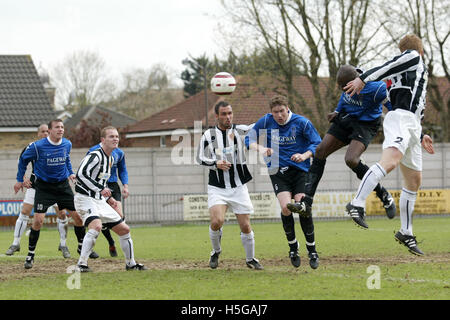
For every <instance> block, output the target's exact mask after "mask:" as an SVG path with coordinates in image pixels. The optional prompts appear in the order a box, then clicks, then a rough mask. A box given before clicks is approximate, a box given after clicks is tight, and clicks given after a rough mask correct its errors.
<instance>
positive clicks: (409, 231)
mask: <svg viewBox="0 0 450 320" xmlns="http://www.w3.org/2000/svg"><path fill="white" fill-rule="evenodd" d="M416 198H417V192H413V191H409V190H407V189H405V188H403V189H402V192H401V193H400V202H399V204H400V221H401V230H400V231H401V233H403V234H404V235H408V236H412V235H413V226H412V215H413V211H414V204H415V203H416Z"/></svg>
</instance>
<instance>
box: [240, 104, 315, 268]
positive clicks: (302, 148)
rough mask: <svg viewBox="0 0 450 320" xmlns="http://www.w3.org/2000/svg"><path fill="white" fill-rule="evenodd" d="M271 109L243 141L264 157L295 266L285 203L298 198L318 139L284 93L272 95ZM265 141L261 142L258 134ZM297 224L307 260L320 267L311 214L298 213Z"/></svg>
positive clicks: (291, 226)
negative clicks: (293, 108) (263, 137)
mask: <svg viewBox="0 0 450 320" xmlns="http://www.w3.org/2000/svg"><path fill="white" fill-rule="evenodd" d="M269 106H270V111H271V113H267V114H266V115H264V116H263V117H262V118H260V119H259V120H258V121H257V122H256V123H255V125H254V127H253V129H252V130H250V132H249V134H248V135H247V137H246V140H245V141H246V144H247V145H248V146H249V148H250V149H252V150H257V151H258V152H260V153H262V154H263V155H264V156H266V157H268V158H267V159H266V164H267V167H268V169H269V174H270V180H271V181H272V186H273V189H274V191H275V194H276V196H277V199H278V201H279V203H280V207H281V221H282V223H283V229H284V231H285V234H286V238H287V241H288V245H289V258H290V259H291V263H292V265H293V266H294V267H296V268H298V267H299V266H300V256H299V254H298V250H299V244H298V241H297V239H296V236H295V221H294V217H293V215H292V212H291V211H290V210H289V208H288V207H287V205H288V204H289V203H291V201H292V199H294V200H295V201H297V202H298V201H300V199H301V198H302V197H303V195H304V191H305V180H306V175H307V172H308V170H309V167H310V160H309V158H311V157H312V156H314V153H315V151H316V148H317V146H318V145H319V143H320V141H321V139H320V136H319V134H318V133H317V131H316V129H315V128H314V126H313V125H312V123H311V121H309V120H308V119H307V118H305V117H303V116H301V115H298V114H295V113H293V112H292V111H291V110H290V109H289V105H288V100H287V98H286V97H285V96H281V95H277V96H274V97H273V98H272V99H271V100H270V103H269ZM264 134H265V135H266V143H263V144H260V143H259V139H260V136H263V135H264ZM299 219H300V226H301V228H302V231H303V234H304V235H305V239H306V248H307V250H308V257H309V264H310V266H311V268H313V269H316V268H318V267H319V255H318V254H317V251H316V244H315V236H314V223H313V219H312V216H311V215H310V214H309V215H306V214H305V213H304V212H300V213H299Z"/></svg>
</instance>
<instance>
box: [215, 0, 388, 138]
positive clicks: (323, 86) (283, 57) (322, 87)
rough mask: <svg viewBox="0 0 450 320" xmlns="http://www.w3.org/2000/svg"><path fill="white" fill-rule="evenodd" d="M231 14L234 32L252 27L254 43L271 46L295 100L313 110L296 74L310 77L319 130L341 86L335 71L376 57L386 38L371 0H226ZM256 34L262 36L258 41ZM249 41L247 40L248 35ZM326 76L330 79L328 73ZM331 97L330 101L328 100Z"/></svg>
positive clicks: (287, 89) (290, 97)
mask: <svg viewBox="0 0 450 320" xmlns="http://www.w3.org/2000/svg"><path fill="white" fill-rule="evenodd" d="M222 3H223V6H224V8H225V10H226V11H227V16H229V17H231V19H233V22H234V25H235V26H236V27H235V28H234V31H235V32H240V31H242V32H250V34H252V35H253V38H254V39H256V40H255V41H254V43H255V45H256V46H258V45H259V46H263V47H265V48H267V50H268V51H269V52H270V56H271V57H272V61H273V63H275V64H277V65H279V67H280V70H281V75H282V76H281V77H280V79H279V80H281V81H282V83H283V85H284V88H285V90H286V91H287V95H288V97H289V100H290V101H291V103H294V105H295V104H297V105H298V106H299V107H300V109H301V110H302V111H303V113H305V114H307V115H309V116H312V112H313V110H311V109H309V108H308V105H307V104H306V100H305V97H303V96H302V95H301V94H300V93H299V92H298V90H296V89H295V87H294V78H295V76H296V75H303V76H305V77H307V79H308V80H309V82H310V84H311V87H312V91H313V95H314V105H315V109H316V111H317V112H318V118H316V121H315V124H316V126H317V128H318V129H319V131H320V132H322V133H323V132H324V130H325V128H326V127H328V123H327V121H326V116H325V115H326V113H327V112H329V111H330V110H332V109H333V108H334V107H335V103H336V102H337V100H338V98H339V95H340V93H341V92H340V90H339V88H337V86H336V72H337V70H338V69H339V66H340V65H342V64H348V63H349V64H353V65H359V64H360V63H365V62H367V61H369V60H371V59H373V57H376V56H377V54H378V53H379V51H380V50H382V48H383V47H385V46H387V44H386V43H385V41H384V39H383V38H381V37H377V36H376V35H377V34H378V32H379V31H380V30H381V27H382V26H383V25H384V23H385V21H381V23H380V21H376V23H375V21H373V19H371V18H369V12H372V11H373V10H374V6H375V5H376V4H374V2H373V1H363V0H318V1H317V0H227V1H223V2H222ZM257 39H260V41H258V40H257ZM247 43H248V41H247ZM324 78H326V79H324ZM330 102H331V104H330Z"/></svg>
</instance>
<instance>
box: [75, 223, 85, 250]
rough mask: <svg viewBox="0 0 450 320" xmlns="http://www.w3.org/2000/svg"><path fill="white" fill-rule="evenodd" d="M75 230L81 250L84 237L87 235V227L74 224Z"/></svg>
mask: <svg viewBox="0 0 450 320" xmlns="http://www.w3.org/2000/svg"><path fill="white" fill-rule="evenodd" d="M73 231H74V232H75V236H76V237H77V241H78V251H79V250H81V247H82V245H83V238H84V236H85V235H86V229H85V228H84V226H81V227H79V226H73Z"/></svg>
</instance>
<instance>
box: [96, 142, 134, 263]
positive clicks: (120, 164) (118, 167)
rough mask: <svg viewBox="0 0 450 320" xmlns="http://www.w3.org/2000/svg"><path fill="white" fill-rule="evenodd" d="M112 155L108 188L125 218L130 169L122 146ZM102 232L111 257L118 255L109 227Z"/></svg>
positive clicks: (99, 145) (98, 145) (100, 145)
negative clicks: (123, 204)
mask: <svg viewBox="0 0 450 320" xmlns="http://www.w3.org/2000/svg"><path fill="white" fill-rule="evenodd" d="M101 147H102V144H101V143H99V144H97V145H95V146H93V147H92V148H90V149H89V152H91V151H94V150H97V149H99V148H101ZM112 156H113V158H114V163H113V166H112V168H111V178H109V180H108V182H107V186H108V188H109V189H110V190H111V193H112V197H113V198H114V199H115V200H116V202H117V206H116V209H117V212H118V213H119V215H120V217H121V218H122V219H124V221H125V218H124V215H123V209H122V195H123V198H124V199H126V198H127V197H128V195H129V194H130V193H129V191H128V171H127V165H126V163H125V152H123V150H121V149H120V148H115V149H114V150H113V151H112ZM118 177H119V178H120V181H121V182H122V185H123V190H122V192H121V191H120V186H119V182H118ZM102 233H103V235H104V236H105V238H106V240H108V244H109V254H110V255H111V257H117V251H116V246H115V243H114V239H113V238H112V236H111V232H110V231H109V229H108V228H107V227H104V228H102Z"/></svg>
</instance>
